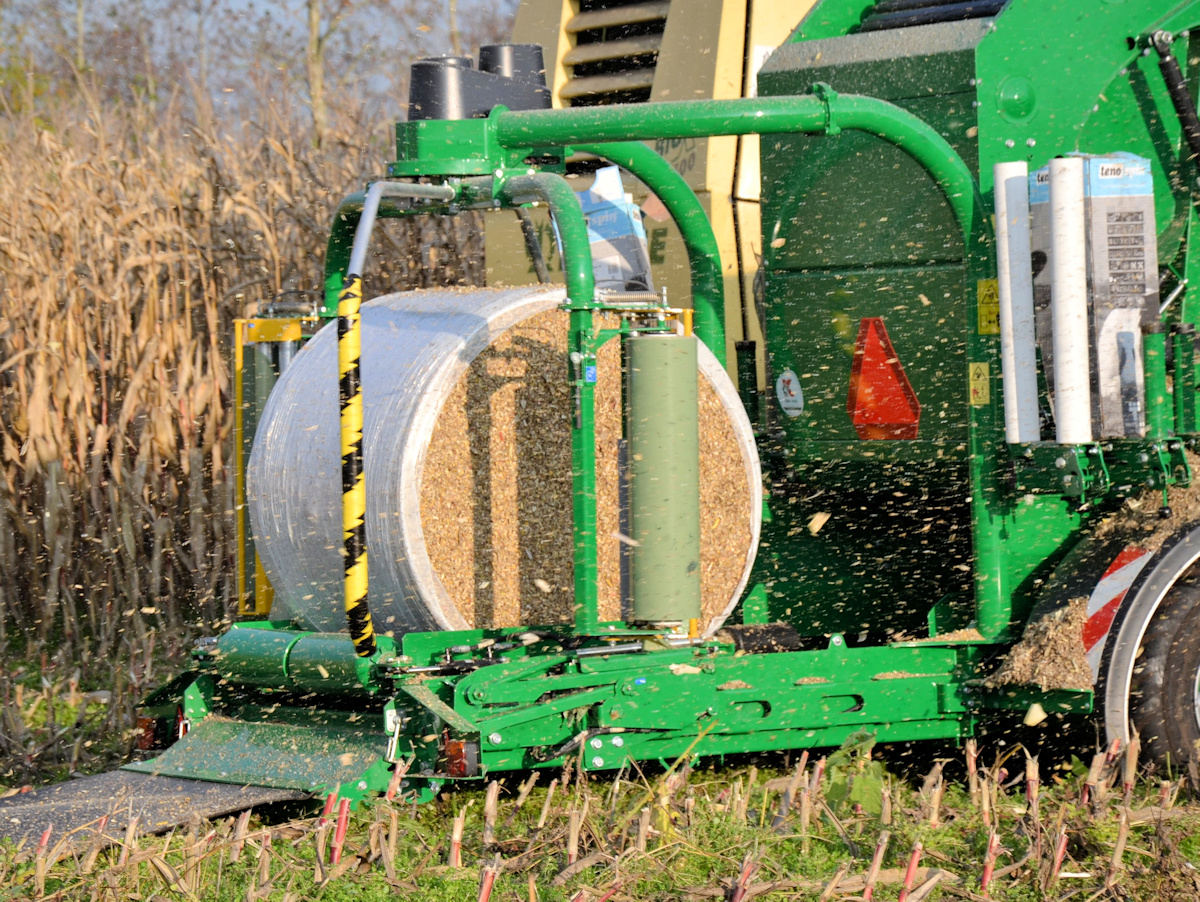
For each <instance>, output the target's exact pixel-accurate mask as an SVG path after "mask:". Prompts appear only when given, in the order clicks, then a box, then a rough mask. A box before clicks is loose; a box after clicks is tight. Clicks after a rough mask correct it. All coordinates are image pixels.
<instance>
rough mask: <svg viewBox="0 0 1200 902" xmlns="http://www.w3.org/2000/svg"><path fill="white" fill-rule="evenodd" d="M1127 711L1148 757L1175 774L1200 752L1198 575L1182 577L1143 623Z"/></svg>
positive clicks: (1199, 594)
mask: <svg viewBox="0 0 1200 902" xmlns="http://www.w3.org/2000/svg"><path fill="white" fill-rule="evenodd" d="M1129 704H1130V715H1131V720H1132V722H1133V726H1134V727H1135V728H1136V729H1137V731H1138V734H1139V736H1140V737H1141V742H1142V748H1143V750H1144V751H1145V754H1146V755H1147V757H1149V758H1150V759H1152V760H1154V761H1157V762H1158V763H1159V764H1160V765H1166V766H1169V768H1170V770H1171V771H1172V772H1173V773H1179V771H1180V770H1181V769H1182V768H1184V767H1186V766H1187V762H1188V760H1189V758H1190V757H1191V755H1193V754H1194V753H1196V752H1197V751H1200V574H1197V573H1196V572H1195V570H1192V572H1190V573H1186V574H1185V575H1184V576H1182V577H1181V578H1180V579H1179V581H1178V582H1176V583H1175V585H1174V586H1172V587H1171V590H1170V591H1169V592H1168V593H1167V595H1166V597H1165V598H1163V602H1162V605H1161V606H1160V607H1159V609H1158V610H1157V611H1156V612H1155V614H1154V617H1153V618H1152V619H1151V621H1150V623H1149V625H1148V626H1147V628H1146V635H1145V638H1144V639H1143V641H1142V649H1141V654H1140V655H1139V656H1138V660H1137V663H1136V664H1135V665H1134V668H1133V679H1132V681H1131V686H1130V696H1129Z"/></svg>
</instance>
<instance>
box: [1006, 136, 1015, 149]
mask: <svg viewBox="0 0 1200 902" xmlns="http://www.w3.org/2000/svg"><path fill="white" fill-rule="evenodd" d="M1004 146H1005V147H1016V146H1017V142H1016V141H1014V140H1013V139H1012V138H1009V139H1007V140H1006V141H1005V142H1004Z"/></svg>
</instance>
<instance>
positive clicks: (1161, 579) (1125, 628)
mask: <svg viewBox="0 0 1200 902" xmlns="http://www.w3.org/2000/svg"><path fill="white" fill-rule="evenodd" d="M1156 535H1157V533H1156ZM1148 539H1150V540H1149V541H1148ZM1198 559H1200V523H1195V522H1193V523H1186V524H1181V525H1180V527H1179V528H1178V529H1177V530H1175V531H1174V532H1173V533H1171V534H1170V535H1168V537H1167V538H1166V539H1165V540H1161V541H1160V540H1159V538H1153V539H1151V537H1149V536H1147V535H1146V533H1145V532H1142V533H1140V534H1139V533H1138V532H1137V531H1135V530H1132V529H1128V530H1120V529H1113V530H1111V531H1108V532H1102V531H1099V530H1098V531H1097V532H1096V533H1095V534H1093V535H1090V536H1085V537H1084V538H1083V539H1081V540H1080V541H1079V543H1078V544H1077V545H1076V546H1075V547H1074V548H1073V549H1072V550H1071V551H1070V552H1068V553H1067V555H1066V556H1065V557H1064V558H1063V559H1062V561H1061V562H1060V563H1059V564H1058V566H1057V567H1056V568H1055V570H1054V572H1053V574H1052V575H1051V576H1050V578H1049V579H1048V580H1047V581H1046V585H1045V587H1044V588H1043V591H1042V593H1041V596H1040V600H1039V602H1038V604H1037V605H1036V607H1035V608H1034V610H1033V613H1032V614H1031V615H1030V618H1029V621H1030V622H1031V623H1032V622H1034V621H1036V620H1038V619H1040V618H1041V617H1043V616H1045V615H1046V614H1048V613H1050V612H1052V611H1054V610H1057V609H1059V608H1061V607H1064V606H1066V605H1067V604H1069V603H1070V601H1071V600H1072V599H1076V598H1079V597H1086V598H1087V599H1088V603H1087V619H1086V620H1085V621H1084V624H1083V629H1082V635H1081V636H1080V638H1081V639H1082V642H1083V649H1084V652H1085V654H1086V656H1087V661H1088V665H1089V666H1090V668H1091V671H1092V678H1093V680H1094V681H1095V692H1096V698H1097V702H1098V704H1097V714H1099V715H1100V716H1101V717H1102V718H1103V721H1104V727H1105V731H1106V733H1107V736H1108V741H1109V742H1112V741H1113V740H1114V739H1120V740H1121V742H1122V744H1124V743H1125V742H1127V741H1128V739H1129V714H1130V712H1129V690H1130V685H1131V681H1132V678H1133V669H1134V664H1135V662H1136V660H1137V657H1138V651H1139V649H1140V648H1141V645H1142V641H1143V638H1144V637H1145V634H1146V628H1147V626H1148V625H1149V623H1150V621H1151V619H1152V618H1153V617H1154V614H1155V612H1156V611H1157V610H1158V608H1159V606H1160V605H1161V604H1162V601H1163V599H1164V598H1165V597H1166V595H1167V592H1168V591H1169V590H1170V589H1171V586H1173V585H1174V584H1175V582H1176V581H1177V580H1178V579H1179V577H1180V576H1182V575H1183V574H1184V573H1186V572H1187V571H1188V570H1189V569H1190V568H1191V567H1192V566H1194V565H1195V564H1196V562H1197V560H1198Z"/></svg>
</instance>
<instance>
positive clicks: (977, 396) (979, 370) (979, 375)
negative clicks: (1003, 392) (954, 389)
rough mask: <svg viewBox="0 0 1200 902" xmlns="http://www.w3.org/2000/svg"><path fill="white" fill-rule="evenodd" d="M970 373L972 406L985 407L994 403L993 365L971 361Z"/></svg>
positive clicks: (969, 365) (968, 366)
mask: <svg viewBox="0 0 1200 902" xmlns="http://www.w3.org/2000/svg"><path fill="white" fill-rule="evenodd" d="M967 369H968V371H969V373H970V376H969V379H968V382H969V388H970V391H971V406H972V407H983V406H984V405H986V404H990V403H992V373H991V366H990V365H989V364H986V363H969V364H967Z"/></svg>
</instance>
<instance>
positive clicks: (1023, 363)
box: [993, 160, 1041, 442]
mask: <svg viewBox="0 0 1200 902" xmlns="http://www.w3.org/2000/svg"><path fill="white" fill-rule="evenodd" d="M993 174H994V181H995V186H996V269H997V276H998V281H999V289H1000V362H1001V371H1002V374H1003V380H1004V434H1005V437H1006V438H1007V439H1008V441H1009V442H1036V441H1039V440H1040V439H1041V432H1040V430H1039V429H1038V402H1037V355H1036V351H1035V350H1034V330H1033V266H1032V263H1031V262H1030V261H1031V259H1032V256H1033V252H1032V249H1031V242H1030V237H1029V166H1028V164H1026V163H1025V161H1023V160H1022V161H1019V162H1016V163H997V164H996V165H995V168H994V169H993Z"/></svg>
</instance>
